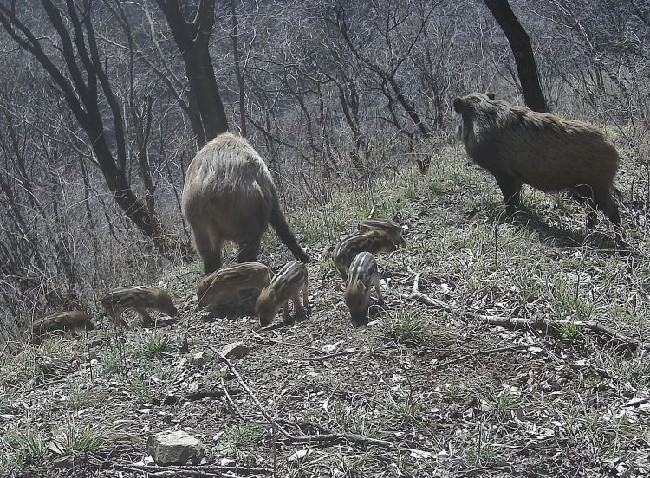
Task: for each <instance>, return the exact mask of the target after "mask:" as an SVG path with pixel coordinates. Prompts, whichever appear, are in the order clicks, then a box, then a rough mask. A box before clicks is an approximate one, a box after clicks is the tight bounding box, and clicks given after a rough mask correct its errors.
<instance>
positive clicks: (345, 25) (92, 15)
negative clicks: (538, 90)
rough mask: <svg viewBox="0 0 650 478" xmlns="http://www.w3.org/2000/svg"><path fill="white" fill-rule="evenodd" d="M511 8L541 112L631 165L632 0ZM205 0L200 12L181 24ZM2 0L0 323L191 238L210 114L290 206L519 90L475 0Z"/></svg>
mask: <svg viewBox="0 0 650 478" xmlns="http://www.w3.org/2000/svg"><path fill="white" fill-rule="evenodd" d="M512 3H513V5H512V7H513V10H514V12H515V14H516V15H517V17H518V18H519V19H520V20H521V22H522V25H523V26H524V28H525V29H526V30H527V32H528V34H529V35H530V37H531V40H532V46H533V51H534V52H535V55H536V60H537V64H538V71H539V74H540V80H541V83H542V86H543V90H544V94H545V95H546V99H547V101H548V104H549V107H550V109H551V110H552V111H554V112H556V113H558V114H566V115H568V116H572V117H577V118H581V119H585V120H591V121H595V122H597V123H600V124H604V125H607V126H611V127H612V129H613V130H615V131H616V132H615V134H618V135H620V137H621V139H620V140H621V141H624V142H625V144H624V146H625V148H626V149H625V150H624V155H625V154H626V153H628V152H629V154H628V156H632V159H633V160H634V161H636V164H639V165H641V166H645V164H646V163H645V159H644V158H645V157H646V156H647V153H648V145H647V143H644V140H643V138H644V136H643V135H642V134H641V132H642V131H644V129H645V128H646V127H647V123H648V117H647V114H648V113H647V112H648V101H649V100H648V92H647V85H648V84H650V83H649V81H648V80H649V79H650V78H649V77H650V64H649V63H650V57H649V55H648V51H649V49H648V40H649V39H650V11H649V10H648V7H647V5H646V2H641V1H639V0H625V1H614V0H598V1H595V2H590V1H586V0H584V1H566V0H544V1H537V0H535V1H533V0H527V1H524V2H512ZM168 8H172V10H166V9H168ZM174 8H178V10H173V9H174ZM55 10H56V11H58V12H59V16H57V14H54V13H52V12H54V11H55ZM213 10H214V14H215V16H214V24H213V25H212V22H210V21H205V18H204V16H201V15H199V17H197V18H196V21H194V15H195V14H196V13H203V14H207V15H210V18H212V16H211V13H212V11H213ZM0 11H1V12H3V15H2V16H3V17H4V19H5V21H3V27H4V28H2V29H0V55H1V58H2V62H3V65H4V66H5V67H4V68H3V70H2V71H1V72H0V75H1V77H2V78H1V79H2V81H1V82H0V84H1V85H2V88H1V90H0V161H1V164H0V201H1V202H0V204H2V206H1V207H0V221H1V223H2V226H1V227H0V271H1V277H0V309H1V310H2V311H3V316H2V317H0V320H2V321H3V325H4V326H5V327H4V329H5V331H6V330H7V329H10V328H13V324H21V323H23V324H24V323H26V322H28V321H30V320H31V319H32V318H33V317H34V316H37V315H40V314H42V313H43V312H45V311H48V310H58V309H59V308H62V307H64V306H66V305H69V304H73V303H75V302H81V304H82V305H84V306H86V307H91V308H92V307H93V306H94V304H95V303H96V299H95V293H94V292H93V291H97V290H98V289H99V290H100V293H101V292H103V291H105V290H107V289H108V288H110V287H113V286H118V285H129V284H130V283H133V282H142V283H147V282H148V283H151V282H152V281H154V280H155V278H156V277H157V276H158V274H159V273H160V270H161V268H163V267H165V264H167V263H168V262H166V261H168V260H170V259H171V260H174V257H175V256H180V255H181V254H180V253H178V254H176V252H175V251H177V250H179V249H183V248H184V247H186V245H187V241H188V238H189V236H188V234H187V231H186V230H185V228H184V224H183V223H182V219H181V215H180V210H179V195H180V190H181V187H182V184H183V180H184V178H183V175H184V171H185V169H186V167H187V165H188V164H189V161H190V160H191V158H192V157H193V155H194V153H195V152H196V150H197V148H198V147H200V146H201V145H202V144H203V143H204V142H205V140H206V139H209V138H207V136H210V135H211V134H213V133H214V131H218V130H220V128H223V127H224V126H225V124H226V122H227V124H228V126H229V129H230V130H231V131H242V130H245V131H246V134H247V137H248V138H249V140H250V141H251V143H252V144H254V146H255V148H256V149H257V150H258V151H259V152H260V154H261V155H262V157H264V159H265V160H266V161H267V162H268V164H269V167H270V169H271V170H272V172H273V174H274V176H275V177H274V179H275V180H276V183H277V185H278V188H279V192H280V195H281V196H282V198H283V204H286V205H287V208H288V209H291V208H292V207H299V206H300V205H301V204H303V203H306V202H310V203H312V204H313V203H318V202H321V203H325V202H327V201H328V200H329V199H330V198H331V195H332V192H333V191H335V190H336V189H337V188H348V187H358V185H359V184H364V185H365V184H370V182H371V181H372V179H373V178H375V177H377V176H379V175H382V174H385V173H386V172H391V173H392V174H398V173H399V171H400V170H401V169H402V168H404V167H410V165H411V164H415V163H418V165H420V166H423V165H426V163H427V162H428V161H435V158H436V154H438V151H439V149H440V145H441V144H445V143H446V142H447V141H449V140H452V139H453V136H454V133H455V131H456V129H457V127H458V122H457V120H456V119H455V117H454V115H453V112H452V109H451V101H452V99H453V98H454V97H456V96H458V95H461V94H464V93H466V92H468V91H486V90H491V91H494V92H496V93H497V94H498V95H499V96H500V97H503V98H507V99H510V100H512V101H515V102H521V99H520V98H521V96H519V93H520V87H519V82H518V79H517V72H516V67H515V63H514V61H513V59H512V53H511V50H510V49H509V46H508V42H507V40H506V39H505V37H504V35H503V32H502V31H501V30H500V29H499V27H498V26H497V24H496V22H495V21H494V19H493V18H492V17H491V15H490V12H489V11H488V9H487V8H486V7H485V5H484V4H483V2H481V1H478V0H463V1H452V0H436V1H431V0H407V1H403V2H392V1H388V0H376V1H373V2H352V1H346V0H327V1H324V2H323V1H317V0H304V1H302V0H289V1H270V2H244V1H241V0H232V1H231V2H218V3H217V2H215V1H214V0H201V1H197V2H182V1H172V2H162V1H156V2H153V1H148V0H139V1H134V2H120V1H117V0H101V1H95V2H90V1H88V0H65V1H61V2H51V1H49V0H40V1H35V2H14V1H11V0H2V1H1V2H0ZM206 12H207V13H206ZM181 14H182V17H183V19H184V22H181V21H176V19H178V18H181V17H180V16H179V15H181ZM233 14H234V15H235V16H234V17H233ZM14 18H15V19H18V20H20V21H21V22H22V25H23V26H24V28H25V30H21V29H20V28H19V27H18V26H16V24H12V23H11V21H12V19H14ZM57 18H60V21H58V20H57ZM210 29H211V36H210ZM26 32H30V33H31V34H32V37H30V36H29V35H28V34H27V33H26ZM66 32H67V34H66ZM193 32H194V33H197V32H201V34H200V35H193ZM11 33H13V36H12V34H11ZM21 41H22V42H27V43H28V44H30V45H32V49H34V48H36V47H38V46H40V48H41V49H42V50H41V51H42V54H43V55H44V56H45V57H46V58H47V59H48V60H49V61H50V64H51V68H54V69H55V70H56V71H58V72H59V76H57V75H56V74H53V73H52V71H51V69H48V67H47V66H48V65H46V64H45V63H44V62H43V61H42V59H41V60H39V58H38V55H37V54H35V53H34V52H33V51H32V52H30V51H29V48H27V50H28V51H25V48H26V47H25V46H24V45H22V44H21ZM30 42H31V43H30ZM206 62H211V65H209V66H211V70H212V71H214V75H215V79H216V86H218V90H217V88H216V86H215V87H214V88H212V87H211V86H210V83H209V81H208V83H206V82H205V81H204V80H205V79H206V78H207V80H210V78H209V77H210V75H207V76H205V75H203V76H202V75H201V73H200V72H201V71H205V70H201V67H203V66H205V64H206ZM188 78H190V79H189V80H188ZM66 85H67V86H66ZM68 86H69V88H68ZM208 90H215V91H212V93H215V94H212V93H211V94H210V95H209V96H210V98H209V101H208V99H206V98H205V97H204V96H205V94H207V93H205V94H203V96H202V93H201V91H204V92H205V91H208ZM217 93H218V94H217ZM215 96H216V98H214V97H215ZM75 101H76V102H77V103H78V104H79V109H78V110H75V109H74V107H73V106H74V102H75ZM204 102H205V103H209V104H203V103H204ZM219 102H222V104H223V108H224V111H225V118H222V119H221V120H219V121H221V122H219V121H217V122H216V123H215V122H214V118H215V117H219V111H218V103H219ZM213 107H214V108H216V110H215V111H216V112H211V111H209V110H210V108H213ZM215 115H216V116H215ZM84 118H85V119H86V120H87V121H85V122H84ZM116 178H117V179H116ZM646 189H647V187H646ZM623 193H624V194H625V193H626V191H623ZM127 196H128V197H127ZM125 198H126V199H128V200H130V201H132V204H131V207H129V206H128V201H126V199H125ZM125 201H126V202H125ZM134 208H135V209H134ZM147 228H151V230H148V229H147ZM151 231H154V232H153V233H151ZM161 237H162V238H163V239H161ZM152 238H153V239H152Z"/></svg>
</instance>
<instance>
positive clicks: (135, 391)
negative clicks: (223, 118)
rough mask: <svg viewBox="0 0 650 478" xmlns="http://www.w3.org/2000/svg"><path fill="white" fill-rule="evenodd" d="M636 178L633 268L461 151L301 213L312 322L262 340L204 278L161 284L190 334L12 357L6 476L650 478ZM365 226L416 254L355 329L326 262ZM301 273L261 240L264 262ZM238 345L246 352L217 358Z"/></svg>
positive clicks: (577, 218)
mask: <svg viewBox="0 0 650 478" xmlns="http://www.w3.org/2000/svg"><path fill="white" fill-rule="evenodd" d="M621 169H622V172H621V174H619V179H618V182H617V187H618V188H619V190H620V191H621V197H622V203H621V212H622V218H623V221H622V222H623V224H624V227H625V228H626V230H627V245H628V247H627V248H626V249H625V250H621V249H617V248H616V247H615V241H614V231H613V227H612V225H611V224H610V223H609V222H608V221H607V220H606V218H604V217H603V216H600V219H601V220H600V223H599V224H598V226H597V228H596V230H595V231H593V232H590V233H589V234H587V233H586V232H585V212H584V210H583V208H582V207H581V206H580V205H579V204H578V203H576V202H575V201H573V200H571V199H570V198H568V197H564V196H563V195H547V194H543V193H540V192H535V191H532V190H531V189H525V194H524V205H523V210H522V211H520V212H519V213H517V215H515V216H514V217H511V218H506V217H504V215H503V211H504V207H503V205H502V203H501V194H500V192H499V191H498V188H497V186H496V184H495V183H494V180H493V179H492V178H491V177H490V176H489V175H487V174H485V173H483V172H481V171H480V170H479V169H478V168H477V167H475V166H472V165H470V164H468V163H467V160H466V156H465V154H464V151H462V150H461V148H460V147H458V146H454V147H447V148H445V149H444V151H443V152H442V153H441V154H440V155H438V156H437V157H436V161H435V162H434V163H433V164H432V166H431V169H430V171H429V172H428V174H427V175H425V176H423V175H420V174H419V173H418V172H417V168H415V167H409V168H406V169H404V170H402V171H400V172H398V173H397V174H395V175H393V176H391V177H390V178H385V179H382V180H378V181H377V182H376V183H374V184H373V185H372V186H368V187H365V188H360V189H359V190H356V191H352V192H344V193H337V194H334V195H333V197H332V199H331V201H329V202H327V203H326V204H324V205H314V206H310V207H305V208H303V209H301V210H300V211H297V212H296V213H295V214H293V215H292V216H291V217H290V218H289V220H290V222H291V224H292V227H293V229H294V230H295V231H296V232H297V234H298V236H299V238H300V240H301V242H302V243H303V244H306V245H307V248H308V250H309V252H310V254H311V257H312V261H311V263H310V264H309V274H310V299H311V308H310V310H309V312H308V314H307V317H304V318H297V319H296V320H295V321H293V322H291V323H286V324H285V323H282V320H281V317H280V316H278V317H277V318H276V319H275V321H274V322H273V324H272V326H271V327H269V328H266V329H260V328H259V326H258V322H257V320H256V318H255V317H254V316H251V315H248V314H247V313H246V312H245V311H244V310H243V309H241V310H240V311H239V313H231V314H229V315H228V316H226V317H214V316H210V315H209V314H207V313H205V312H201V311H197V310H196V296H195V284H196V280H197V279H198V278H199V276H200V271H201V268H200V265H199V263H198V262H197V263H194V264H192V265H191V266H184V265H180V264H174V265H172V266H170V267H169V268H168V269H167V270H165V271H161V275H160V279H159V281H160V282H159V284H146V285H161V286H163V287H164V288H166V289H167V290H168V291H169V292H170V294H171V295H172V296H173V297H174V301H175V303H176V304H177V306H178V308H179V310H180V317H179V318H178V319H177V320H171V319H169V318H168V317H166V316H163V315H156V317H157V318H158V319H159V320H158V322H157V325H156V327H153V328H143V327H141V326H139V325H138V324H137V318H136V316H135V315H132V316H128V317H127V316H125V318H126V319H127V321H129V322H131V323H132V324H133V325H132V327H131V328H130V329H128V330H125V331H124V333H123V335H120V334H116V332H115V331H114V330H113V328H112V326H110V322H109V320H108V318H107V317H105V316H103V315H102V313H101V312H100V311H99V308H97V309H96V310H95V312H94V314H93V315H94V317H93V318H94V320H95V322H96V323H97V324H98V326H97V327H96V329H95V330H93V331H91V332H89V333H88V334H84V335H82V336H79V337H76V338H75V337H70V336H60V337H59V336H57V337H52V338H48V339H46V340H45V341H44V342H43V343H42V344H40V345H38V346H36V345H30V344H26V345H24V347H23V348H22V351H20V352H18V353H15V354H11V355H10V354H6V355H3V356H2V357H1V358H0V360H1V363H0V365H1V376H0V424H1V425H2V426H1V430H0V434H1V435H0V473H2V475H4V476H12V477H19V476H48V477H50V476H51V477H64V476H97V477H100V476H101V477H118V476H119V477H138V476H143V477H144V476H150V477H163V476H165V477H166V476H207V477H212V476H214V477H217V476H229V477H244V476H246V477H257V476H260V477H261V476H277V477H304V476H323V477H325V476H331V477H423V476H436V477H447V476H449V477H452V476H481V477H492V476H493V477H521V476H527V477H564V476H567V477H568V476H571V477H594V476H618V477H642V476H648V474H650V455H649V453H648V450H650V389H649V381H650V360H648V352H649V344H650V338H649V330H650V322H649V319H648V317H649V316H650V315H649V313H648V312H649V310H648V307H649V306H648V304H649V301H648V293H649V290H648V287H649V284H650V267H649V266H648V260H647V257H648V246H647V244H648V241H647V235H648V232H649V230H650V229H649V227H648V223H647V210H646V209H644V207H643V204H644V202H643V201H638V200H637V199H636V197H634V194H640V195H642V194H643V192H642V191H639V187H638V185H639V184H647V181H644V178H643V177H641V175H642V174H643V172H639V173H637V172H636V170H637V168H635V166H634V165H633V164H629V163H627V162H625V161H624V164H623V165H622V168H621ZM646 179H647V178H646ZM634 184H636V185H637V186H634ZM635 187H636V188H637V193H634V192H633V191H632V190H633V189H634V188H635ZM369 214H372V215H373V216H374V217H384V218H395V219H396V220H399V221H400V222H401V223H402V224H403V225H404V227H405V230H406V231H407V233H406V241H407V247H406V248H404V249H400V250H398V251H396V252H394V253H391V254H389V255H379V256H378V257H377V262H378V264H379V267H380V272H381V277H382V290H383V293H384V296H385V299H386V302H385V304H383V305H379V304H374V305H373V306H372V307H371V311H370V317H369V320H368V323H367V324H364V325H361V326H358V325H357V326H355V325H354V324H353V323H352V322H351V321H350V319H349V315H348V312H347V309H346V307H345V304H344V303H343V300H342V297H343V293H342V282H341V279H340V278H339V277H338V276H337V274H336V271H335V269H334V267H333V264H332V261H331V259H329V258H327V257H320V256H321V251H323V250H324V249H326V247H327V246H328V245H329V244H331V243H333V242H336V241H337V240H338V239H340V238H341V237H343V236H345V235H347V234H351V233H353V232H354V231H355V230H356V225H357V222H358V221H359V220H360V219H363V218H365V217H367V216H368V215H369ZM226 257H227V258H229V260H230V261H232V260H234V252H233V251H230V252H229V253H228V254H227V255H226ZM290 259H291V257H290V254H289V253H288V251H286V250H285V248H284V246H283V245H282V244H280V243H279V241H278V240H277V239H276V238H275V236H273V235H272V234H270V233H269V234H267V235H266V236H265V242H264V247H263V251H262V256H261V258H260V260H261V261H262V262H264V263H266V264H268V265H269V266H270V267H271V268H272V269H274V270H277V269H279V268H280V267H281V266H282V265H283V264H284V263H285V262H286V261H287V260H290ZM233 342H243V343H244V344H245V345H246V346H247V347H248V349H249V351H248V354H247V355H245V356H243V357H241V358H233V359H229V360H224V359H222V358H221V356H220V351H221V350H222V348H223V346H225V345H227V344H230V343H233ZM167 429H182V430H185V431H187V432H188V433H190V434H191V435H194V436H196V437H197V438H199V439H200V440H201V442H202V444H203V446H204V447H205V451H206V453H205V458H204V460H203V462H202V463H201V464H200V465H197V466H189V465H187V466H168V467H159V466H156V465H155V464H153V463H151V460H149V459H148V458H147V452H146V442H147V438H148V437H149V436H150V435H151V434H153V433H157V432H159V431H162V430H167Z"/></svg>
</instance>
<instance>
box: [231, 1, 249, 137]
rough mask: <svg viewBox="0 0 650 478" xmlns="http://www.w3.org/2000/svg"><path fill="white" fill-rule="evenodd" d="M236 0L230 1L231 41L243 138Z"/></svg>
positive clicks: (244, 114) (241, 84)
mask: <svg viewBox="0 0 650 478" xmlns="http://www.w3.org/2000/svg"><path fill="white" fill-rule="evenodd" d="M235 1H236V0H230V18H231V21H232V31H231V33H230V39H231V40H232V53H233V56H234V57H235V75H236V76H237V86H238V87H239V122H240V127H241V134H242V136H246V103H245V95H244V92H245V90H244V74H243V72H242V67H241V58H240V57H239V41H238V37H239V33H238V27H237V8H236V5H235Z"/></svg>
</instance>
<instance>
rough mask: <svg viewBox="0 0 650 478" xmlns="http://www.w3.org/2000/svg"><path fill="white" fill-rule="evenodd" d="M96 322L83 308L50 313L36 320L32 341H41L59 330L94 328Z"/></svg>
mask: <svg viewBox="0 0 650 478" xmlns="http://www.w3.org/2000/svg"><path fill="white" fill-rule="evenodd" d="M94 328H95V324H93V321H92V320H91V319H90V315H88V314H87V313H86V312H84V311H82V310H71V311H68V312H58V313H56V314H51V315H48V316H47V317H43V318H42V319H40V320H37V321H35V322H34V325H33V326H32V342H33V343H39V342H40V341H41V338H42V337H43V336H44V335H46V334H49V333H52V332H57V331H73V332H74V331H76V330H93V329H94Z"/></svg>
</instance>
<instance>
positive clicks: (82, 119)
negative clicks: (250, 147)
mask: <svg viewBox="0 0 650 478" xmlns="http://www.w3.org/2000/svg"><path fill="white" fill-rule="evenodd" d="M41 3H42V5H43V9H44V10H45V13H46V14H47V17H48V20H49V22H50V24H51V25H52V27H53V28H54V30H55V31H56V34H57V36H58V38H59V40H60V43H61V44H60V52H61V55H62V57H63V58H62V59H63V62H64V68H65V69H60V67H59V66H58V65H57V64H56V61H57V59H56V58H54V57H52V56H50V54H49V53H46V50H45V49H44V48H43V46H42V41H43V40H42V39H41V38H38V37H37V36H36V35H35V34H34V33H33V31H31V30H30V29H29V28H28V27H27V26H26V24H25V23H23V22H21V21H20V20H19V19H18V18H17V16H16V11H15V1H14V2H12V3H11V6H10V7H6V6H4V5H0V23H1V24H2V26H3V28H4V30H5V31H6V32H7V33H8V34H9V36H10V37H11V38H12V39H13V40H14V41H15V42H16V43H17V44H18V45H19V46H20V47H21V48H23V49H24V50H26V51H28V52H29V53H31V54H32V55H33V56H34V58H36V60H38V62H39V63H40V65H41V66H42V67H43V69H44V70H45V71H46V72H47V73H48V75H49V76H50V78H51V79H52V82H53V83H54V84H55V85H56V87H57V88H58V89H59V90H60V92H61V93H62V95H63V97H64V99H65V101H66V103H67V105H68V107H69V108H70V110H71V111H72V113H73V114H74V116H75V118H76V119H77V122H78V123H79V125H80V126H81V128H82V129H83V131H84V132H85V133H86V136H87V138H88V142H89V144H90V146H91V148H92V150H93V153H94V156H95V158H96V160H97V165H98V166H99V168H100V170H101V171H102V174H103V176H104V179H105V180H106V184H107V186H108V188H109V190H110V191H111V192H112V193H113V196H114V198H115V202H116V203H117V204H118V206H119V207H120V208H121V209H122V210H123V211H124V212H125V213H126V215H127V216H128V217H129V219H131V220H132V221H133V222H134V223H135V225H136V226H137V227H138V228H139V229H140V231H142V233H143V234H145V235H146V236H148V237H151V238H153V239H154V240H158V239H160V238H161V237H162V234H161V231H160V229H159V225H158V221H157V220H156V218H155V217H153V216H152V215H151V214H150V213H149V211H148V210H147V208H146V205H145V204H144V203H143V202H142V201H140V200H139V199H138V198H137V196H136V194H135V192H134V191H133V189H131V185H130V184H129V181H128V180H127V177H126V175H125V172H126V166H127V165H126V162H127V159H126V157H127V154H126V138H125V131H124V128H125V125H124V118H123V117H122V107H121V104H120V101H119V100H118V98H117V96H116V95H115V93H114V92H113V88H112V86H111V83H110V81H109V78H108V75H107V73H106V70H105V66H104V64H103V62H102V59H101V58H100V54H99V50H98V48H97V44H96V39H95V31H94V28H93V24H92V21H91V15H90V13H91V10H92V5H91V3H92V2H91V0H83V1H82V5H81V7H82V8H83V11H81V10H80V7H79V6H78V5H77V4H76V3H75V1H74V0H65V2H64V5H65V6H66V7H67V8H66V9H67V16H66V18H65V19H64V14H63V12H62V8H59V7H57V6H56V5H55V4H54V2H52V0H41ZM58 3H59V2H57V4H58ZM68 28H70V30H71V31H69V30H68ZM101 96H103V97H104V98H105V99H106V103H107V104H108V108H107V111H106V112H104V111H102V108H101V107H100V103H101V100H100V97H101ZM103 115H105V118H106V119H107V120H108V121H111V123H112V128H113V130H114V134H115V142H114V144H113V145H112V146H114V150H115V153H113V151H112V150H111V145H109V140H108V139H107V138H106V135H105V134H104V130H105V127H104V117H103ZM159 245H161V244H159Z"/></svg>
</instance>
